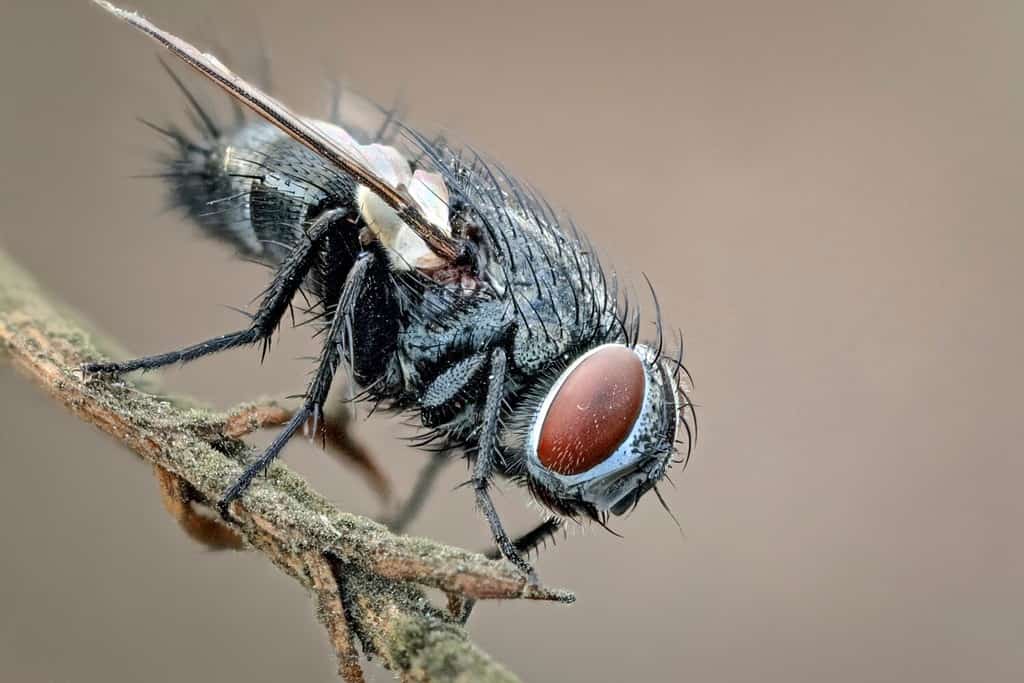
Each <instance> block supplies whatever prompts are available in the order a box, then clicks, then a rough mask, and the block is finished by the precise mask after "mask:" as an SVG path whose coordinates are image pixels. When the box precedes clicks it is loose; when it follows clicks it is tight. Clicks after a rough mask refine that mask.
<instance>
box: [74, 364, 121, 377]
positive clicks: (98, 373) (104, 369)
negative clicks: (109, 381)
mask: <svg viewBox="0 0 1024 683" xmlns="http://www.w3.org/2000/svg"><path fill="white" fill-rule="evenodd" d="M120 365H121V364H120V363H82V364H81V365H79V366H78V369H79V370H80V371H81V372H82V377H83V379H89V378H91V377H103V378H116V377H120V376H121V375H123V374H124V370H122V369H121V367H120Z"/></svg>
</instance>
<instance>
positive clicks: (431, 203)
mask: <svg viewBox="0 0 1024 683" xmlns="http://www.w3.org/2000/svg"><path fill="white" fill-rule="evenodd" d="M93 2H95V3H96V4H97V5H99V6H100V7H102V8H103V9H105V10H106V11H108V12H110V13H111V14H113V15H114V16H116V17H117V18H119V19H121V20H123V21H126V22H128V23H129V24H131V25H132V26H134V27H135V28H137V29H139V30H140V31H142V32H143V33H145V34H146V35H148V36H149V37H150V38H153V39H154V40H155V41H157V42H158V43H160V44H161V45H163V46H164V47H165V48H167V49H168V50H170V52H171V54H173V55H174V56H175V57H178V58H179V59H181V60H182V61H183V62H185V63H186V64H188V65H189V66H191V67H192V68H193V69H195V70H196V71H198V72H199V73H201V74H202V75H203V76H205V77H206V78H208V79H210V80H211V81H213V82H214V83H216V84H217V85H219V86H220V87H221V88H223V89H224V90H226V91H227V92H228V93H229V94H230V95H231V96H232V97H234V98H236V99H237V100H239V101H240V102H241V103H243V104H245V105H246V106H247V107H249V108H250V109H252V110H253V111H255V112H256V113H257V114H259V115H260V116H262V117H263V118H265V119H266V120H267V121H269V122H270V123H272V124H273V125H275V126H277V127H278V128H280V129H281V130H282V131H284V132H285V133H287V134H288V135H290V136H291V137H292V138H294V139H295V140H296V141H298V142H299V143H300V144H302V145H304V146H305V147H307V148H309V149H310V150H312V151H313V152H315V153H316V154H318V155H320V156H321V157H323V158H324V159H326V160H327V161H329V162H331V163H332V164H334V165H336V166H337V167H338V168H340V169H341V170H343V171H345V172H346V173H348V174H349V175H351V176H352V177H353V178H355V179H356V180H357V181H358V182H359V183H360V184H361V185H363V186H364V187H366V188H367V190H368V191H369V192H370V193H372V194H373V195H374V197H375V198H376V199H377V200H379V201H380V202H382V203H383V204H384V205H386V206H387V207H390V208H391V209H392V210H393V211H394V212H395V214H397V217H398V218H399V219H400V220H401V222H402V223H404V224H405V225H407V226H408V227H409V228H410V229H411V230H412V231H413V232H414V233H415V234H416V235H417V236H419V238H420V239H422V240H423V242H425V243H426V245H427V247H429V249H430V250H431V251H432V252H433V253H434V254H436V255H437V256H438V257H439V258H440V259H442V260H444V261H448V262H451V261H454V260H455V258H456V257H457V256H458V254H459V247H458V243H457V242H456V241H455V240H454V239H452V238H451V237H450V235H449V234H448V232H447V231H448V226H447V221H446V220H445V222H444V223H443V224H439V223H438V222H437V221H439V220H442V215H443V217H444V219H446V218H447V211H441V210H440V209H439V207H437V206H436V203H437V202H436V200H437V198H438V197H439V196H440V194H439V192H437V191H436V189H435V191H430V190H429V188H430V186H431V185H432V184H434V182H435V181H433V180H429V179H427V178H425V177H423V176H416V177H414V178H411V179H409V180H406V179H405V178H404V177H403V176H402V174H401V173H393V172H392V171H393V170H394V169H396V168H399V169H400V168H401V166H402V165H401V164H396V163H394V162H396V161H397V160H394V159H390V158H388V155H387V154H386V153H383V156H381V154H382V150H380V149H379V148H380V147H381V146H380V145H369V146H364V145H359V144H358V143H356V142H355V140H353V139H352V138H351V136H349V135H347V134H344V135H343V134H340V133H339V132H338V131H339V130H340V129H337V130H335V129H334V128H333V127H330V128H327V129H325V127H324V126H318V125H317V124H316V123H314V122H312V121H310V120H308V119H303V118H302V117H300V116H298V115H296V114H295V113H294V112H292V111H291V110H289V109H288V108H287V107H286V106H284V105H283V104H281V103H280V102H278V101H277V100H276V99H274V98H273V97H271V96H270V95H267V94H266V93H264V92H262V91H261V90H260V89H259V88H257V87H256V86H254V85H252V84H251V83H248V82H246V81H245V80H243V79H242V78H240V77H238V76H237V75H235V73H234V72H232V71H231V70H230V69H228V68H227V67H226V66H224V65H223V64H222V63H221V62H220V60H218V59H217V58H216V57H214V56H213V55H210V54H207V53H204V52H201V51H200V50H198V49H196V48H195V47H193V46H192V45H190V44H189V43H187V42H185V41H184V40H182V39H181V38H178V37H177V36H175V35H173V34H170V33H168V32H166V31H164V30H162V29H160V28H158V27H157V26H155V25H153V24H152V23H151V22H149V21H147V20H146V19H145V18H143V17H141V16H139V15H138V14H136V13H134V12H129V11H127V10H123V9H120V8H119V7H116V6H114V5H113V4H111V3H109V2H107V1H106V0H93ZM342 132H343V131H342ZM445 196H447V195H446V194H445Z"/></svg>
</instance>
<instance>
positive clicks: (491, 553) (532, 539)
mask: <svg viewBox="0 0 1024 683" xmlns="http://www.w3.org/2000/svg"><path fill="white" fill-rule="evenodd" d="M561 528H562V520H560V519H555V518H554V517H552V518H551V519H546V520H544V521H543V522H541V523H540V524H538V525H537V526H536V527H534V528H533V529H530V530H529V531H527V532H526V533H525V534H523V535H522V536H520V537H519V538H517V539H516V540H515V541H513V545H515V547H516V550H518V551H519V552H521V553H522V554H524V555H529V554H530V553H531V552H533V551H534V550H536V549H537V547H538V546H539V545H540V544H541V543H543V542H545V541H546V540H548V539H549V538H551V537H552V536H554V535H555V533H556V532H557V531H558V530H559V529H561ZM484 555H486V556H487V557H489V558H491V559H492V560H496V559H498V558H499V557H501V551H500V550H498V549H497V548H491V549H490V550H488V551H487V552H486V553H484ZM452 597H461V596H455V594H451V595H450V596H449V605H450V608H451V611H452V615H453V616H454V617H455V618H456V619H458V621H459V623H461V624H465V623H466V622H467V621H469V616H470V614H472V613H473V607H475V606H476V600H475V599H473V598H464V597H463V598H461V599H459V600H458V601H453V600H452Z"/></svg>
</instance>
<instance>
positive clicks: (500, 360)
mask: <svg viewBox="0 0 1024 683" xmlns="http://www.w3.org/2000/svg"><path fill="white" fill-rule="evenodd" d="M505 365H506V358H505V350H504V349H502V348H500V347H499V348H496V349H494V351H492V352H491V374H490V377H489V379H488V384H487V402H486V403H485V404H484V419H483V425H482V430H481V432H480V441H479V447H478V449H477V454H476V466H475V467H474V468H473V489H474V490H475V491H476V504H477V506H478V507H479V508H480V511H481V512H482V513H483V515H484V517H485V518H486V519H487V523H488V524H489V525H490V527H491V535H492V536H493V537H494V543H495V545H497V546H498V550H500V551H501V554H502V555H503V556H504V557H505V558H506V559H507V560H509V561H510V562H512V564H514V565H516V566H517V567H519V569H520V570H521V571H522V572H523V573H524V574H526V576H527V580H528V581H529V582H530V584H533V585H535V584H536V583H537V574H536V572H534V570H533V567H531V566H530V564H529V563H528V562H527V561H526V560H524V559H523V556H522V555H521V554H520V553H519V551H518V550H517V549H516V546H515V544H514V543H513V542H512V539H510V538H509V537H508V533H507V532H506V531H505V527H504V526H502V524H501V519H500V518H499V517H498V512H497V510H495V509H494V502H493V501H492V500H491V494H490V491H489V490H488V486H489V484H490V481H491V476H492V474H493V473H494V458H495V456H496V455H497V449H496V448H495V443H494V435H495V433H496V432H497V429H498V416H499V414H500V413H501V403H502V400H503V399H504V396H503V394H504V388H505Z"/></svg>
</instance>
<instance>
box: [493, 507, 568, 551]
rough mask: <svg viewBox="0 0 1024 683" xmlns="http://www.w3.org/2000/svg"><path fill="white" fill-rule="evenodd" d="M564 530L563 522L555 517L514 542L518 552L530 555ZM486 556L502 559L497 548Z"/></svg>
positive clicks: (546, 520)
mask: <svg viewBox="0 0 1024 683" xmlns="http://www.w3.org/2000/svg"><path fill="white" fill-rule="evenodd" d="M561 528H562V520H560V519H557V518H555V517H551V518H549V519H545V520H544V521H543V522H541V523H540V524H538V525H537V526H535V527H534V528H532V529H530V530H529V531H527V532H526V533H525V534H523V535H522V536H520V537H519V538H517V539H516V540H515V541H513V542H512V543H513V545H515V547H516V550H518V551H519V552H521V553H522V554H524V555H529V554H530V553H532V552H533V551H534V550H536V549H537V548H538V547H540V545H541V544H542V543H544V542H545V541H547V540H548V539H549V538H551V537H552V536H554V535H555V534H556V533H558V530H559V529H561ZM484 555H485V556H487V557H489V558H491V559H492V560H497V559H498V558H499V557H501V551H500V550H498V549H497V548H491V549H490V550H488V551H487V552H486V553H484Z"/></svg>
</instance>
